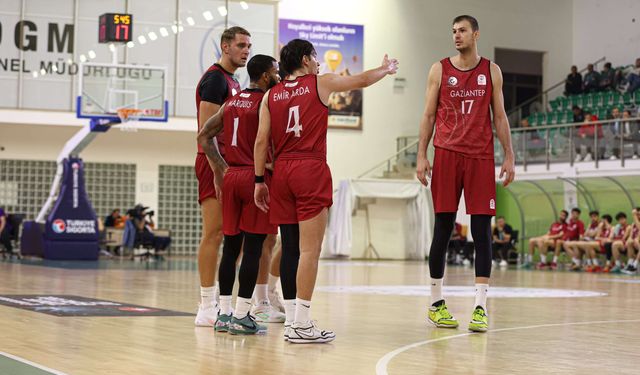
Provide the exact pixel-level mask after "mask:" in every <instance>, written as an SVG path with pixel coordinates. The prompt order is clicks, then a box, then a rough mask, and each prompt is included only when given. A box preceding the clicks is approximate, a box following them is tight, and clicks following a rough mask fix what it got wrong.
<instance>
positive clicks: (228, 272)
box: [218, 233, 244, 296]
mask: <svg viewBox="0 0 640 375" xmlns="http://www.w3.org/2000/svg"><path fill="white" fill-rule="evenodd" d="M243 237H244V236H243V235H242V233H240V234H236V235H235V236H224V244H223V245H222V259H221V260H220V268H218V282H219V284H220V295H221V296H230V295H231V293H232V292H233V282H234V281H235V279H236V261H237V260H238V256H239V255H240V249H241V248H242V240H243Z"/></svg>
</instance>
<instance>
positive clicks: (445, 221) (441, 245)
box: [429, 212, 456, 279]
mask: <svg viewBox="0 0 640 375" xmlns="http://www.w3.org/2000/svg"><path fill="white" fill-rule="evenodd" d="M455 220H456V213H455V212H442V213H438V214H436V220H435V225H434V228H433V241H432V242H431V248H430V250H429V272H430V274H431V278H433V279H442V277H443V276H444V267H445V263H446V261H447V258H446V255H447V247H448V246H449V239H451V232H452V231H453V224H454V223H455Z"/></svg>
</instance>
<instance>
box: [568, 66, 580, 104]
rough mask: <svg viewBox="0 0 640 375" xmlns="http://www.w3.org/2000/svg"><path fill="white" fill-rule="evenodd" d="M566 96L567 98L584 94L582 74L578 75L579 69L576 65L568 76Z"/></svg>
mask: <svg viewBox="0 0 640 375" xmlns="http://www.w3.org/2000/svg"><path fill="white" fill-rule="evenodd" d="M564 94H565V95H566V96H569V95H578V94H582V74H580V73H578V67H577V66H575V65H573V66H572V67H571V73H569V75H568V76H567V80H566V82H565V84H564Z"/></svg>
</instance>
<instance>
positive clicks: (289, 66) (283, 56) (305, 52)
mask: <svg viewBox="0 0 640 375" xmlns="http://www.w3.org/2000/svg"><path fill="white" fill-rule="evenodd" d="M315 53H316V49H315V48H313V44H311V42H309V41H307V40H302V39H293V40H290V41H289V43H287V45H286V46H284V47H282V50H280V64H281V65H280V68H281V69H282V70H283V71H284V72H285V73H286V74H291V73H293V72H294V71H296V69H299V68H300V67H301V66H302V57H304V56H311V55H312V54H315Z"/></svg>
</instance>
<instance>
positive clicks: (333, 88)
mask: <svg viewBox="0 0 640 375" xmlns="http://www.w3.org/2000/svg"><path fill="white" fill-rule="evenodd" d="M280 65H281V68H282V69H283V70H284V71H285V72H286V74H287V78H286V79H285V80H283V81H282V82H280V83H279V84H278V85H276V86H275V87H273V88H272V89H271V90H269V92H267V94H265V96H264V98H263V100H262V105H261V107H260V127H259V129H258V136H257V138H256V144H255V152H254V158H255V174H256V176H255V182H256V183H255V201H256V205H257V206H258V207H260V208H261V209H262V210H263V211H265V212H267V211H269V215H270V219H271V222H272V223H274V224H279V225H280V234H281V236H282V260H281V263H280V264H281V267H280V279H281V283H282V292H283V296H284V307H285V315H286V322H285V339H286V340H288V341H289V342H291V343H321V342H329V341H332V340H333V339H334V338H335V334H334V333H333V332H331V331H323V330H320V329H318V328H317V327H316V326H315V324H314V323H313V322H312V321H311V317H310V311H309V310H310V307H311V297H312V295H313V289H314V287H315V282H316V275H317V272H318V258H319V257H320V250H321V246H322V238H323V237H324V230H325V227H326V225H327V212H328V208H329V207H330V206H331V204H332V183H331V171H330V170H329V167H328V165H327V162H326V157H327V155H326V153H327V125H328V123H327V121H328V108H327V102H328V100H329V95H330V94H331V93H332V92H342V91H349V90H353V89H357V88H363V87H367V86H370V85H372V84H374V83H376V82H378V81H379V80H381V79H382V78H384V77H385V76H386V75H388V74H394V73H395V72H396V70H397V61H396V60H395V59H389V58H387V56H385V57H384V59H383V61H382V64H381V66H380V67H378V68H376V69H372V70H368V71H366V72H364V73H361V74H358V75H353V76H339V75H336V74H324V75H321V76H318V66H319V64H318V61H317V60H316V51H315V49H314V48H313V45H312V44H311V43H310V42H308V41H305V40H300V39H294V40H292V41H290V42H289V43H287V45H286V46H284V47H283V48H282V50H281V52H280ZM270 141H271V142H273V147H274V154H275V160H276V162H275V169H274V172H273V181H272V186H271V194H272V196H271V197H270V195H269V188H268V187H267V185H266V184H265V181H264V172H265V163H266V159H267V148H268V146H269V143H270ZM298 263H299V268H300V272H298Z"/></svg>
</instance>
